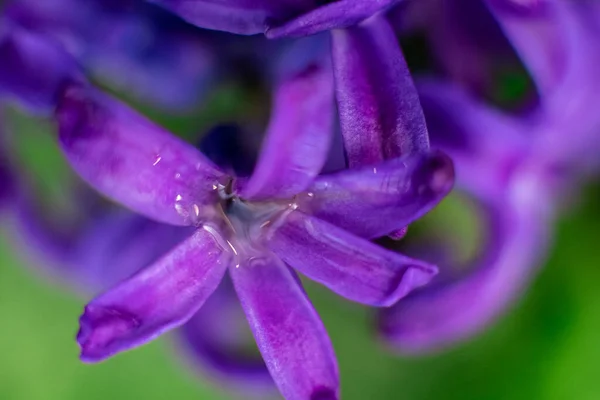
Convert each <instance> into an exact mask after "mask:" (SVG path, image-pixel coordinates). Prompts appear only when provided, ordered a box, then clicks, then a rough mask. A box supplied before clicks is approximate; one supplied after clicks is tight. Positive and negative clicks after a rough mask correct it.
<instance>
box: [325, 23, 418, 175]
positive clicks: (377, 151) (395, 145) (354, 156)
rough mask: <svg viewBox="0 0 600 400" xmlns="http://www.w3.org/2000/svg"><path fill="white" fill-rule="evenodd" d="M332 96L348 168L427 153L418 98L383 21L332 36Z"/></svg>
mask: <svg viewBox="0 0 600 400" xmlns="http://www.w3.org/2000/svg"><path fill="white" fill-rule="evenodd" d="M332 37H333V41H332V43H333V50H332V53H333V62H334V76H335V82H336V94H337V101H338V109H339V113H340V123H341V127H342V134H343V136H344V142H345V147H346V153H347V156H348V164H349V165H350V167H354V166H363V165H372V164H375V163H378V162H380V161H382V160H385V159H388V158H395V157H398V156H401V155H407V154H410V153H414V152H419V151H426V150H428V149H429V139H428V136H427V127H426V126H425V118H424V117H423V111H422V110H421V105H420V104H419V97H418V96H417V92H416V90H415V87H414V83H413V81H412V77H411V76H410V73H409V71H408V67H407V66H406V61H405V60H404V56H403V55H402V51H401V50H400V47H399V45H398V41H397V39H396V36H395V35H394V32H393V31H392V29H391V28H390V26H389V24H388V22H387V21H386V20H385V18H383V17H376V18H372V19H370V20H368V21H365V22H364V23H363V24H361V25H359V26H356V27H353V28H348V29H344V30H337V31H333V32H332Z"/></svg>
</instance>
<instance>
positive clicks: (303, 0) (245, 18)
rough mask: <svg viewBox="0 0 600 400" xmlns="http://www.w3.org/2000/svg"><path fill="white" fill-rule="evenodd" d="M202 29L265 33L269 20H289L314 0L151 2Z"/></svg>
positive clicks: (187, 0)
mask: <svg viewBox="0 0 600 400" xmlns="http://www.w3.org/2000/svg"><path fill="white" fill-rule="evenodd" d="M150 1H152V2H154V3H156V4H159V5H161V6H163V7H165V8H168V9H169V10H171V11H173V12H174V13H176V14H179V15H180V16H181V17H182V18H183V19H185V20H187V21H189V22H190V23H192V24H195V25H198V26H199V27H202V28H207V29H214V30H219V31H227V32H231V33H238V34H242V35H254V34H257V33H263V32H264V31H265V29H266V28H267V21H269V20H286V19H288V18H291V17H292V16H294V15H296V14H298V13H301V12H304V11H306V10H308V9H310V8H312V7H314V3H316V1H315V0H219V1H214V0H150Z"/></svg>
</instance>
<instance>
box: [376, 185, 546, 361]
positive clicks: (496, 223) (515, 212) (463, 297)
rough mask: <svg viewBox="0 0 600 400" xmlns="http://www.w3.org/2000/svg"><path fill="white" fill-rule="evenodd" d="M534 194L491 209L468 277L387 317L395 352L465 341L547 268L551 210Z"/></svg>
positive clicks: (431, 289) (431, 290)
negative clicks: (485, 236) (539, 269)
mask: <svg viewBox="0 0 600 400" xmlns="http://www.w3.org/2000/svg"><path fill="white" fill-rule="evenodd" d="M536 179H537V178H536ZM525 185H527V187H531V186H532V185H534V186H535V183H534V182H533V183H532V182H529V183H525ZM527 187H523V188H522V189H525V190H528V189H527ZM529 192H530V193H533V196H530V197H529V201H527V202H526V203H521V202H520V200H516V201H514V200H513V202H512V203H510V200H508V201H506V200H503V201H502V202H495V203H494V202H490V203H488V215H487V223H488V228H489V230H490V237H489V239H488V244H487V246H486V247H485V248H484V252H483V254H482V256H481V257H478V258H477V259H476V260H475V261H474V265H471V266H470V267H469V270H470V271H471V272H470V273H469V274H468V275H467V276H461V277H458V278H456V279H453V280H451V281H450V282H439V283H436V282H435V281H434V282H432V283H431V285H429V286H428V287H426V288H424V289H423V290H421V291H419V292H418V293H414V294H412V295H410V296H408V297H406V298H405V299H404V300H403V301H401V302H399V303H398V304H396V305H395V306H394V307H392V308H390V309H388V310H385V311H384V312H383V314H382V318H381V329H382V333H383V335H384V336H385V338H386V339H387V340H389V341H390V343H391V344H392V345H393V346H395V347H397V348H398V349H400V350H401V351H403V352H407V353H418V352H423V351H431V350H436V349H439V348H443V347H446V346H448V345H451V344H453V343H455V342H457V341H460V340H464V339H466V338H468V337H470V336H472V335H474V334H475V333H477V332H479V331H480V330H482V329H483V328H485V327H486V326H488V325H489V323H490V322H492V321H493V320H494V319H495V318H497V317H498V316H499V315H500V314H501V313H502V312H504V311H505V310H506V309H507V307H508V306H509V304H510V303H511V302H512V301H514V300H515V299H516V298H517V297H518V295H519V294H520V292H521V291H522V290H523V289H524V288H525V287H526V285H527V284H528V282H529V281H530V280H531V278H532V277H533V275H534V273H535V271H536V270H537V267H538V266H539V264H540V263H541V262H542V259H543V256H544V254H545V250H546V248H547V245H548V241H549V236H550V233H549V231H550V221H549V219H548V214H547V208H546V204H541V203H540V201H539V195H540V193H539V192H537V193H535V192H534V191H529ZM515 194H516V195H517V197H522V196H521V195H520V194H518V193H515ZM496 200H497V199H496ZM507 203H509V204H507Z"/></svg>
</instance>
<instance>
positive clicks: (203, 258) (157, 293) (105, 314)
mask: <svg viewBox="0 0 600 400" xmlns="http://www.w3.org/2000/svg"><path fill="white" fill-rule="evenodd" d="M220 241H221V239H220V238H218V237H215V236H213V234H212V233H211V232H209V228H206V229H204V228H201V229H198V230H197V231H196V233H194V235H193V236H191V237H190V238H189V239H187V240H186V241H185V242H183V243H182V244H181V245H180V246H178V247H177V248H175V249H174V250H173V251H172V252H171V253H169V254H167V255H166V256H164V257H163V258H161V259H160V260H158V261H157V262H156V263H154V264H153V265H151V266H150V267H148V268H145V269H144V270H142V271H140V272H139V273H137V274H135V275H134V276H132V277H131V278H129V279H128V280H126V281H124V282H122V283H121V284H119V285H118V286H116V287H115V288H113V289H112V290H109V291H108V292H106V293H104V294H102V295H100V296H99V297H97V298H96V299H94V300H92V301H91V302H90V303H89V304H88V305H87V306H86V307H85V312H84V314H83V315H82V316H81V318H80V320H79V322H80V329H79V333H78V334H77V342H78V343H79V345H80V346H81V359H82V360H83V361H85V362H98V361H102V360H104V359H106V358H108V357H110V356H112V355H114V354H116V353H119V352H121V351H125V350H128V349H131V348H134V347H137V346H140V345H142V344H144V343H146V342H148V341H150V340H152V339H154V338H156V337H157V336H159V335H160V334H162V333H163V332H165V331H167V330H169V329H173V328H175V327H177V326H179V325H181V324H183V323H185V322H186V321H187V320H188V319H190V318H191V317H192V316H193V315H194V313H196V312H197V311H198V309H199V308H200V307H201V306H202V304H203V303H204V302H205V301H206V299H207V298H208V297H209V296H210V295H211V294H212V292H213V291H214V290H215V289H216V288H217V286H218V284H219V282H220V281H221V278H222V277H223V275H224V273H225V271H226V269H227V266H228V264H229V261H230V260H231V257H230V253H229V252H228V251H226V250H224V248H222V247H221V243H220Z"/></svg>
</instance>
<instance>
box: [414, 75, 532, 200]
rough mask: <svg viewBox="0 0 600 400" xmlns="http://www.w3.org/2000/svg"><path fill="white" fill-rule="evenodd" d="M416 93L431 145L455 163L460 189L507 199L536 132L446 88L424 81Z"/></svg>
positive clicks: (451, 87)
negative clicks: (508, 188)
mask: <svg viewBox="0 0 600 400" xmlns="http://www.w3.org/2000/svg"><path fill="white" fill-rule="evenodd" d="M417 88H418V90H419V95H420V96H421V104H422V105H423V111H424V112H425V118H426V120H427V126H428V127H429V135H430V138H431V144H432V146H434V147H436V148H440V149H443V150H444V151H446V152H448V154H449V155H450V157H452V160H453V161H454V164H455V167H456V176H457V182H458V183H459V184H460V186H461V187H463V188H466V187H468V188H469V190H471V191H472V192H475V193H487V194H490V193H498V195H500V193H504V191H505V189H506V185H507V180H508V179H509V178H510V176H511V174H512V172H513V170H514V169H515V167H516V166H517V165H518V164H519V163H520V161H521V160H522V159H523V158H524V157H526V154H527V151H528V149H529V146H530V144H531V132H530V131H531V128H530V127H529V126H528V125H527V124H526V123H524V122H523V121H522V120H520V119H518V118H515V117H513V116H510V115H507V114H504V113H503V112H502V111H500V110H496V109H493V108H490V107H487V106H486V105H485V104H484V103H483V102H481V101H479V100H477V99H476V98H475V97H473V96H471V95H469V94H468V93H467V92H466V91H465V90H464V89H462V88H460V87H458V86H455V85H452V84H449V83H447V82H442V81H436V80H422V81H419V82H418V84H417Z"/></svg>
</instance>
